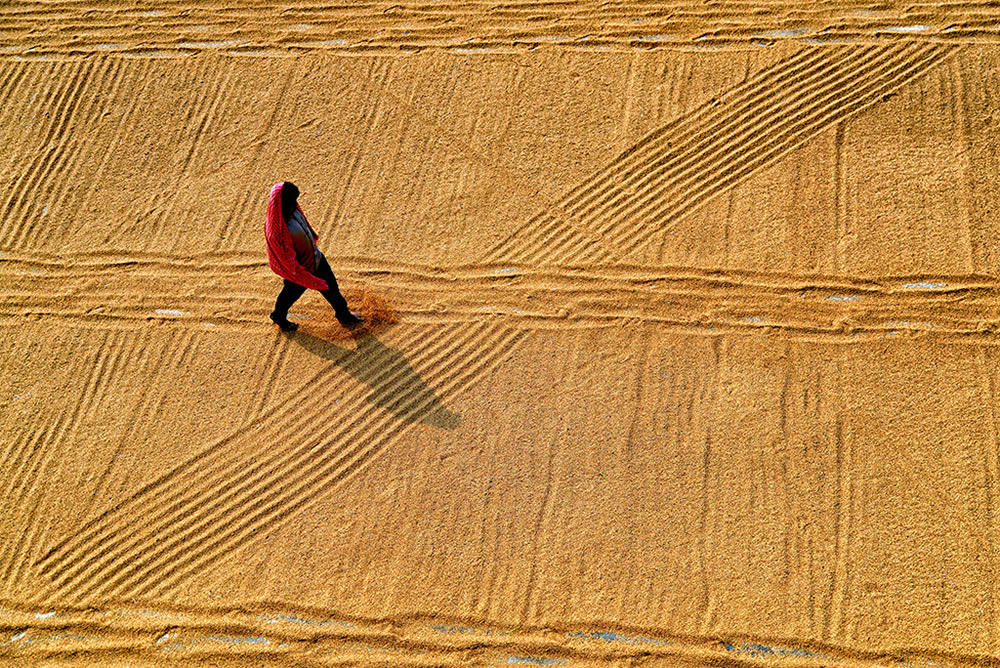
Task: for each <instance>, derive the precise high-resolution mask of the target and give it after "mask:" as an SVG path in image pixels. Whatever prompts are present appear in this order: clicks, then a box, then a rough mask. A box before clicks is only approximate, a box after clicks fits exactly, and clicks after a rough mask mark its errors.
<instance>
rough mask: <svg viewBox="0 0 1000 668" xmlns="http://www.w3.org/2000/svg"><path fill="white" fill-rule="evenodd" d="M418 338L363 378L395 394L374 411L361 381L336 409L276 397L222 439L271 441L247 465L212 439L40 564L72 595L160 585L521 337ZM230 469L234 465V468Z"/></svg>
mask: <svg viewBox="0 0 1000 668" xmlns="http://www.w3.org/2000/svg"><path fill="white" fill-rule="evenodd" d="M427 334H428V332H427V331H426V330H423V329H421V330H420V331H418V332H417V335H415V336H414V337H413V339H414V340H417V341H419V342H420V343H419V344H417V345H416V346H415V352H414V354H413V356H412V360H413V362H412V365H413V368H412V369H409V367H410V364H411V362H410V361H409V360H408V359H406V358H404V357H402V356H400V357H399V358H398V359H397V360H396V363H395V365H394V366H390V367H387V368H385V369H383V370H381V371H380V372H378V374H376V376H374V377H373V378H372V379H371V380H370V381H369V384H370V385H378V386H379V388H380V391H381V392H384V393H386V394H388V395H391V396H395V395H396V394H397V393H398V394H399V396H398V397H396V398H395V399H394V401H393V403H392V404H390V405H387V406H386V407H385V408H386V410H385V411H373V410H371V409H370V408H368V407H366V404H367V401H366V398H365V394H366V393H367V392H368V390H369V387H366V386H363V385H362V386H358V387H355V389H354V390H353V391H352V393H350V394H349V395H348V396H347V397H345V398H344V399H343V400H342V401H341V402H340V403H339V404H336V405H334V404H331V403H329V400H328V399H325V398H316V397H315V396H314V397H313V398H312V399H310V398H309V397H308V396H300V397H297V398H296V399H297V400H296V401H293V402H291V403H288V402H286V403H285V404H284V405H283V406H282V407H280V408H278V409H276V411H275V412H274V416H275V417H277V418H278V420H277V421H275V422H274V423H272V424H269V425H261V427H260V428H258V429H252V430H250V429H242V430H240V432H239V433H238V434H234V435H233V436H232V437H230V438H229V439H226V440H231V439H232V438H251V439H254V441H255V442H259V441H265V442H273V443H276V444H277V443H281V444H282V445H281V446H279V447H275V448H272V449H270V450H269V451H268V454H267V455H265V456H263V457H261V458H260V459H259V460H257V462H255V463H254V464H253V465H251V466H247V465H246V462H239V461H236V460H233V458H232V457H231V456H227V451H226V450H224V449H222V448H219V447H217V446H216V447H214V448H213V453H212V455H210V456H209V457H199V458H195V460H193V461H192V462H191V464H190V465H185V466H182V467H179V469H178V470H177V471H175V472H173V473H172V474H170V475H168V476H167V477H166V478H165V479H164V483H163V484H156V483H154V484H153V485H151V486H150V487H147V488H146V489H144V490H143V491H142V492H140V494H139V495H137V497H136V498H133V499H130V500H129V502H126V504H123V506H122V507H121V508H122V510H121V511H118V510H116V511H114V512H112V513H109V514H107V515H105V516H103V517H102V518H100V521H99V522H97V523H95V524H93V525H92V526H90V527H89V528H88V530H87V532H86V533H85V534H84V535H83V536H79V537H76V538H74V539H71V540H70V541H69V542H68V543H67V544H65V545H64V546H62V547H59V548H57V549H56V550H54V551H53V552H51V553H50V554H49V555H48V556H47V557H46V558H45V559H43V561H42V564H41V565H42V571H43V572H44V573H45V574H47V575H48V576H49V577H51V578H52V579H53V580H54V581H56V583H57V584H58V586H59V588H60V590H61V591H63V592H64V593H65V595H66V596H71V597H74V598H76V597H79V598H86V597H88V596H91V595H97V596H99V595H110V594H114V595H123V594H125V593H126V592H135V591H139V590H142V591H145V590H147V589H149V588H152V587H158V586H160V585H161V584H162V583H163V582H164V581H165V580H166V579H167V578H168V576H169V578H170V581H173V579H176V578H177V577H183V576H184V575H185V574H189V573H191V572H193V571H192V569H193V568H197V567H200V564H201V562H200V561H195V562H194V564H193V565H191V564H189V561H190V560H194V559H195V558H196V557H201V556H204V554H210V553H211V554H214V553H215V552H217V551H218V550H219V549H222V548H224V547H230V546H231V545H232V544H233V541H234V540H237V539H238V538H240V537H243V536H244V535H245V534H246V532H247V531H250V532H253V531H256V530H257V529H259V528H266V527H267V526H270V524H271V523H273V522H274V521H278V520H280V518H281V517H284V516H287V514H288V513H289V512H290V511H291V509H293V508H298V507H299V506H301V505H302V504H304V503H308V502H309V500H310V499H312V498H313V497H314V495H315V493H316V491H317V490H318V489H319V488H320V487H321V486H322V487H325V486H327V485H329V484H332V483H333V482H336V481H338V480H340V479H342V478H343V477H345V476H346V475H349V474H350V473H352V472H353V471H356V470H358V469H359V468H360V467H361V466H362V465H363V464H364V463H365V462H367V461H368V460H369V459H371V457H372V456H374V454H376V453H377V452H378V451H380V450H382V449H383V448H384V447H385V444H386V442H387V441H386V439H387V438H392V439H395V438H398V437H399V436H400V435H401V433H402V432H403V429H402V428H400V427H399V426H398V424H399V422H400V421H402V422H403V425H404V426H405V425H407V424H411V423H412V419H413V418H417V417H419V415H420V414H421V411H425V410H426V409H428V407H431V406H433V405H435V404H437V403H439V402H440V401H441V399H442V398H443V397H444V396H446V395H447V394H448V393H452V392H454V391H455V388H457V387H463V386H465V385H467V384H468V383H471V382H472V381H474V380H475V378H477V377H478V376H479V375H480V374H481V373H483V372H485V371H486V370H488V369H490V368H492V366H493V365H495V364H496V363H497V359H498V356H504V355H506V354H509V351H510V350H511V344H512V343H513V341H514V340H516V339H517V338H519V337H520V333H518V332H512V331H511V330H504V329H497V328H494V327H488V326H480V327H472V328H466V327H458V328H455V327H452V328H449V329H447V330H445V332H444V333H443V334H442V335H440V336H438V337H436V338H435V337H433V336H427ZM349 353H350V351H345V352H344V354H345V355H346V354H349ZM333 368H336V367H333ZM414 373H417V374H419V375H420V376H421V377H423V378H426V379H427V380H428V381H433V382H434V384H435V385H437V386H438V388H439V389H438V390H437V392H436V393H435V392H434V391H422V392H421V391H414V390H413V387H412V380H409V379H408V375H409V374H414ZM302 394H303V395H305V391H303V393H302ZM313 394H315V393H313ZM324 404H325V405H324ZM285 408H289V409H290V410H284V409H285ZM344 414H347V415H353V416H354V417H353V419H350V420H348V421H346V422H345V423H343V424H341V425H340V426H339V427H338V428H337V429H336V430H335V431H334V432H333V433H332V434H329V435H325V436H322V437H319V439H318V440H316V438H317V437H316V436H315V429H316V427H317V426H320V427H322V426H323V425H325V424H327V423H328V422H333V421H335V420H336V418H337V416H338V415H344ZM393 425H397V426H393ZM233 471H239V472H240V473H239V474H238V475H236V476H234V475H233ZM220 490H222V492H221V493H220ZM150 500H155V502H156V503H157V504H158V505H159V507H160V509H161V510H158V511H154V512H152V513H147V517H144V518H143V523H142V525H141V526H138V527H135V526H134V525H133V526H131V527H130V524H132V521H131V519H130V518H131V516H130V515H129V514H128V513H129V512H131V509H132V508H134V507H135V506H137V505H143V501H146V502H149V501H150ZM203 553H204V554H203ZM178 558H180V559H181V561H178ZM175 571H176V572H175Z"/></svg>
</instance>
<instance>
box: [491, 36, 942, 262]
mask: <svg viewBox="0 0 1000 668" xmlns="http://www.w3.org/2000/svg"><path fill="white" fill-rule="evenodd" d="M951 53H952V49H950V48H948V47H942V46H935V45H921V44H913V43H903V44H892V45H889V46H866V47H837V48H822V49H807V50H804V51H802V52H799V53H797V54H795V55H793V56H792V57H790V58H789V59H787V60H786V61H783V62H781V63H779V64H777V65H775V66H774V67H772V68H769V69H767V70H765V71H763V72H762V73H760V74H758V75H757V76H755V77H753V78H752V79H751V80H749V81H748V82H746V83H744V84H741V85H740V86H736V87H735V88H733V89H732V90H730V91H728V92H726V93H724V94H722V95H720V96H718V98H717V99H715V100H713V101H710V102H709V103H707V104H705V105H703V106H702V107H700V108H698V109H696V110H695V111H694V112H692V113H690V114H687V115H685V116H683V117H681V118H680V119H677V120H674V121H672V122H671V123H669V124H667V125H665V126H664V127H663V128H660V129H658V130H656V131H654V132H653V133H651V134H650V135H648V136H647V137H646V138H645V139H643V140H642V141H640V142H639V143H638V144H636V145H635V146H634V147H632V148H631V149H629V150H628V151H626V152H625V153H623V154H622V155H621V156H619V157H618V158H617V159H616V160H615V161H614V162H613V163H611V164H610V165H609V166H608V167H606V168H604V169H602V170H601V171H599V172H597V173H596V174H594V175H593V176H592V177H591V178H590V179H588V180H587V181H586V182H584V183H583V184H581V185H579V186H577V187H576V188H574V189H573V190H572V191H570V192H569V193H568V194H567V196H566V197H564V198H563V200H561V201H560V202H558V203H557V204H556V205H554V206H553V207H552V210H553V211H556V212H559V213H561V215H556V214H553V215H551V216H536V217H535V218H534V219H532V220H531V221H529V223H528V224H526V225H525V226H522V228H520V229H519V230H518V231H516V232H515V233H514V235H512V236H511V237H510V238H508V239H507V240H505V241H503V242H501V243H500V244H499V245H498V246H497V247H495V248H494V249H493V250H492V251H491V252H490V253H488V254H487V256H486V258H485V259H486V260H489V261H502V260H507V261H517V262H521V263H537V264H549V263H558V264H563V265H575V264H583V263H592V262H593V261H594V259H595V249H593V248H589V247H587V246H585V245H583V244H582V243H581V240H580V235H579V233H578V232H576V230H578V229H585V230H588V234H589V236H590V237H591V238H595V239H600V243H599V246H600V248H598V249H596V253H600V252H601V251H603V250H604V249H608V250H609V251H610V253H612V254H614V255H617V256H618V257H623V256H628V255H631V254H633V253H635V252H636V251H638V250H640V249H641V248H643V247H644V246H645V245H646V244H648V243H649V242H650V241H651V240H652V239H653V238H654V237H656V236H657V235H661V234H663V233H665V232H666V231H668V230H669V229H670V228H671V227H672V226H673V225H675V224H676V223H677V222H678V221H679V220H680V219H681V218H682V217H683V216H685V215H687V214H688V213H690V212H691V211H692V210H693V209H695V208H697V207H698V206H701V205H702V204H704V203H705V202H707V201H708V200H709V199H711V198H712V197H713V196H715V195H716V194H718V193H720V192H722V191H725V190H727V189H730V188H732V187H733V186H735V185H736V184H738V183H740V182H741V181H743V180H744V179H746V178H747V177H748V176H749V175H750V174H753V173H754V172H756V171H757V170H759V169H761V168H763V167H765V166H767V165H769V164H771V163H773V162H774V161H775V160H776V159H778V158H779V157H781V156H782V155H784V154H785V153H787V152H788V151H790V150H792V149H794V148H796V147H798V146H800V145H802V144H803V143H805V142H806V141H808V140H809V139H810V138H812V137H814V136H816V135H817V134H819V133H820V132H822V131H823V130H824V129H826V128H827V127H829V126H830V125H832V124H835V123H837V122H840V121H842V120H844V119H845V118H847V117H849V116H851V115H853V114H855V113H857V112H859V111H860V110H862V109H864V108H867V107H868V106H870V105H871V104H874V103H877V102H878V101H879V100H880V99H881V98H882V96H884V95H885V94H886V93H888V92H890V91H892V90H894V89H896V88H898V87H899V86H901V85H903V84H905V83H907V82H908V81H911V80H912V79H913V78H915V77H917V76H919V75H921V74H923V73H924V72H926V71H927V70H928V69H929V68H930V67H932V66H933V65H935V64H937V63H938V62H940V61H941V60H942V59H944V58H945V57H947V56H948V55H950V54H951ZM563 221H572V224H571V225H567V224H566V223H564V222H563ZM560 227H561V228H562V229H561V230H560V229H559V228H560ZM571 228H572V229H571Z"/></svg>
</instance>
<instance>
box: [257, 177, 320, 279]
mask: <svg viewBox="0 0 1000 668" xmlns="http://www.w3.org/2000/svg"><path fill="white" fill-rule="evenodd" d="M282 185H283V184H282V183H275V184H274V187H273V188H271V197H270V199H268V201H267V221H266V222H265V223H264V236H265V237H266V238H267V264H268V266H269V267H271V271H273V272H274V273H276V274H277V275H278V276H281V277H282V278H287V279H288V280H290V281H291V282H292V283H297V284H298V285H301V286H303V287H306V288H312V289H313V290H326V289H327V287H329V286H328V285H327V284H326V281H324V280H323V279H322V278H319V277H317V276H314V275H312V274H310V273H309V272H308V271H306V269H305V267H303V266H302V265H301V264H299V262H298V260H296V259H295V247H294V246H293V245H292V233H291V232H289V231H288V224H287V223H286V222H285V217H284V216H282V215H281V186H282ZM296 208H297V209H298V210H299V212H300V213H301V212H302V207H300V206H298V205H296ZM305 218H306V216H305V214H302V220H305ZM306 227H308V228H309V231H310V232H312V235H313V239H319V235H318V234H316V231H315V230H314V229H313V228H312V225H310V224H309V221H308V220H306Z"/></svg>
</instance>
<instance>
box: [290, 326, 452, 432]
mask: <svg viewBox="0 0 1000 668" xmlns="http://www.w3.org/2000/svg"><path fill="white" fill-rule="evenodd" d="M291 338H292V340H293V341H295V343H297V344H299V345H300V346H302V347H303V348H305V349H306V350H308V351H309V352H311V353H312V354H314V355H317V356H318V357H322V358H323V359H326V360H329V361H330V362H333V363H334V364H336V365H337V366H339V367H340V368H341V369H343V370H344V371H346V372H347V373H349V374H351V375H352V376H354V377H355V378H357V379H358V380H359V381H361V382H362V383H364V384H366V385H367V386H368V387H370V388H371V390H372V393H371V394H370V395H369V396H368V401H369V402H371V403H372V404H374V405H376V406H378V407H380V408H382V409H384V410H386V411H389V412H390V413H392V414H394V415H395V416H396V417H398V418H399V419H401V420H404V421H406V422H422V423H424V424H429V425H432V426H435V427H440V428H442V429H448V430H451V429H455V428H456V427H457V426H458V423H459V422H460V420H461V416H460V415H459V414H458V413H454V412H452V411H450V410H448V409H447V408H446V407H445V406H444V404H443V403H442V402H441V399H440V398H439V397H438V396H437V394H435V392H434V390H432V389H431V388H430V386H429V385H427V383H426V382H424V379H423V378H421V377H420V374H418V373H417V372H416V371H415V370H414V369H413V367H412V366H411V365H410V363H409V361H407V359H406V357H405V355H403V353H401V352H400V351H398V350H396V349H395V348H392V347H390V346H387V345H385V344H384V343H382V342H381V341H379V340H378V339H377V338H376V337H375V335H373V334H372V333H371V332H367V331H361V332H359V333H358V334H357V335H355V336H354V342H355V344H356V347H355V348H353V349H351V348H348V347H346V346H339V345H337V344H335V343H331V342H330V341H327V340H325V339H321V338H319V337H317V336H313V335H311V334H307V333H306V332H303V331H298V332H295V333H294V334H293V335H292V336H291ZM386 369H393V372H392V373H385V370H386ZM317 390H318V391H320V392H324V391H328V392H331V396H335V394H336V390H337V388H317Z"/></svg>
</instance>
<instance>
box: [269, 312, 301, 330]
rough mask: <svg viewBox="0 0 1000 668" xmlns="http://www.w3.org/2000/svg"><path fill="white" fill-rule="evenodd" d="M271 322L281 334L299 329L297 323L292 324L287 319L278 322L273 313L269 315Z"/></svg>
mask: <svg viewBox="0 0 1000 668" xmlns="http://www.w3.org/2000/svg"><path fill="white" fill-rule="evenodd" d="M271 322H273V323H274V324H275V325H277V326H278V327H280V328H281V331H283V332H294V331H295V330H297V329H298V328H299V325H298V323H294V322H292V321H291V320H289V319H288V318H284V319H283V320H278V317H277V316H276V315H274V314H273V313H272V314H271Z"/></svg>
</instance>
